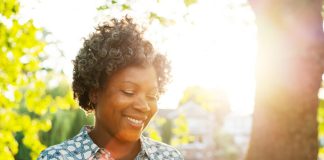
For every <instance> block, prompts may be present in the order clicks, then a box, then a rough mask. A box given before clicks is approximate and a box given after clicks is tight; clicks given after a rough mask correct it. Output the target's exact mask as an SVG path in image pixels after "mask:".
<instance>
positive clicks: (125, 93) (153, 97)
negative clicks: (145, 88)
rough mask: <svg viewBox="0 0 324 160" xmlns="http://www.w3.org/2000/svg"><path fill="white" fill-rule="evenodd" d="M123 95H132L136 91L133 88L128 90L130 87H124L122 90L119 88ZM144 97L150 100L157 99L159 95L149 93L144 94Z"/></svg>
mask: <svg viewBox="0 0 324 160" xmlns="http://www.w3.org/2000/svg"><path fill="white" fill-rule="evenodd" d="M120 91H121V92H122V93H123V94H124V95H126V96H129V97H131V96H134V95H136V92H135V91H134V90H130V89H124V90H120ZM146 98H147V99H148V100H150V101H157V100H158V99H159V95H158V94H157V93H149V94H146Z"/></svg>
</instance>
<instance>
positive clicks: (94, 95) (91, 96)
mask: <svg viewBox="0 0 324 160" xmlns="http://www.w3.org/2000/svg"><path fill="white" fill-rule="evenodd" d="M89 99H90V103H92V104H97V101H98V90H97V89H91V90H90V92H89Z"/></svg>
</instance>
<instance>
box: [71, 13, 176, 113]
mask: <svg viewBox="0 0 324 160" xmlns="http://www.w3.org/2000/svg"><path fill="white" fill-rule="evenodd" d="M143 33H144V31H143V30H140V27H139V26H138V25H137V24H135V23H133V20H132V18H130V17H124V18H122V19H121V20H117V19H111V20H110V21H108V22H106V23H104V24H102V25H99V26H98V27H97V28H96V30H95V31H94V32H93V33H92V34H91V35H90V36H89V37H88V38H86V39H85V40H84V43H83V47H82V48H81V49H80V50H79V53H78V55H77V56H76V58H75V60H74V61H73V64H74V69H73V82H72V89H73V95H74V98H75V99H77V100H78V102H79V105H80V106H81V108H83V109H84V110H85V111H87V112H91V111H93V110H94V107H93V104H92V103H91V101H90V98H89V93H90V91H91V90H93V89H102V88H103V86H104V85H105V82H106V81H107V79H109V78H110V77H111V76H112V75H113V73H114V72H116V71H117V70H119V69H121V68H123V67H126V66H129V65H144V64H150V65H152V66H153V67H154V68H155V71H156V74H157V77H158V87H159V93H160V94H161V93H163V92H164V91H165V85H166V84H167V83H168V82H169V80H170V63H169V61H168V60H167V58H166V56H165V55H162V54H160V53H157V52H156V51H155V50H154V48H153V46H152V44H151V43H150V42H149V41H147V40H145V39H144V38H143Z"/></svg>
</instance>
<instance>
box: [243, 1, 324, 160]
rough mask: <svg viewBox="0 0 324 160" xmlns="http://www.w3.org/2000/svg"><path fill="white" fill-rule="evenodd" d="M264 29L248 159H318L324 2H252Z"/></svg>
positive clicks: (262, 31) (258, 58) (259, 54)
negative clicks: (323, 10)
mask: <svg viewBox="0 0 324 160" xmlns="http://www.w3.org/2000/svg"><path fill="white" fill-rule="evenodd" d="M250 4H251V6H252V8H253V10H254V13H255V15H256V23H257V27H258V42H259V44H258V57H257V66H256V67H257V71H256V97H255V110H254V117H253V125H252V133H251V139H250V145H249V149H248V152H247V155H246V160H316V159H317V154H318V138H317V106H318V91H319V88H320V84H321V80H322V79H321V76H322V74H323V70H324V65H323V59H324V56H323V47H324V43H323V42H324V34H323V27H322V23H323V21H322V17H321V9H322V0H250Z"/></svg>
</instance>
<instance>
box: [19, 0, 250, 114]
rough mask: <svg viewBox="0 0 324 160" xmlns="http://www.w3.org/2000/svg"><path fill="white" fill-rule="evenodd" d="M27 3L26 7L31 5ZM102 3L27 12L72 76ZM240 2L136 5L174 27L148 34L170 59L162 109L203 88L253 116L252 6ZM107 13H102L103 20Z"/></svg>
mask: <svg viewBox="0 0 324 160" xmlns="http://www.w3.org/2000/svg"><path fill="white" fill-rule="evenodd" d="M24 2H25V3H26V6H28V5H27V4H28V1H27V0H26V1H24ZM99 2H100V1H96V3H93V2H92V1H82V3H80V2H79V1H77V0H74V1H69V2H66V1H63V0H58V1H55V2H51V1H42V2H41V3H39V6H38V7H35V8H33V9H30V8H29V10H26V12H25V13H24V14H25V15H28V14H30V16H31V17H33V18H34V19H35V23H37V24H39V26H40V27H45V28H47V29H49V30H50V31H51V32H52V33H53V35H55V37H54V38H56V39H58V40H60V41H61V42H62V43H60V45H61V46H60V47H61V48H62V50H63V51H64V54H65V57H66V58H67V59H68V60H66V61H65V62H64V63H62V69H63V70H64V72H65V73H66V74H67V75H68V76H69V77H71V74H72V64H71V63H69V62H70V61H71V60H72V59H73V57H75V55H76V53H77V50H78V48H79V47H80V45H81V43H80V41H81V39H82V37H84V36H87V35H86V33H89V32H90V31H91V29H93V27H94V26H93V25H92V24H93V23H94V21H97V20H98V13H96V12H97V11H96V7H98V4H100V3H99ZM242 2H244V1H232V2H230V1H209V0H199V1H197V3H196V4H193V5H191V6H190V7H185V5H184V3H183V1H174V0H163V1H159V3H158V4H157V3H156V2H154V3H153V2H151V1H149V2H148V1H145V0H138V1H136V3H135V2H134V3H133V2H132V3H133V4H132V10H131V11H130V13H129V14H130V15H135V16H137V18H141V17H143V16H142V15H143V13H145V12H150V11H154V12H155V13H157V14H158V15H160V16H163V17H165V18H166V19H168V20H170V21H171V23H172V25H167V26H161V25H160V24H159V23H157V21H153V22H152V24H151V26H150V28H149V30H148V31H147V32H148V33H147V35H146V36H147V37H148V38H149V39H151V40H152V41H153V42H154V43H155V44H156V46H157V48H158V49H159V50H160V51H161V52H162V53H166V54H167V55H168V57H169V58H170V59H171V61H172V66H173V82H172V83H171V84H170V86H169V90H168V92H167V93H166V94H165V96H163V97H162V98H161V102H160V107H161V108H176V107H177V105H178V103H179V99H180V98H181V96H182V94H183V91H184V89H185V88H186V87H189V86H193V85H199V86H202V87H205V88H215V89H222V90H224V91H225V92H226V93H227V95H228V97H229V100H230V104H231V108H232V109H233V111H237V112H242V113H251V112H252V110H253V109H252V107H253V101H254V100H253V98H254V88H255V82H254V70H255V54H256V49H255V48H256V27H255V26H254V17H253V14H252V11H251V9H250V8H248V7H237V8H236V7H235V5H234V6H233V5H232V4H235V3H242ZM67 3H68V4H67ZM23 4H24V3H23ZM74 4H78V5H74ZM53 6H57V7H53ZM58 6H59V7H58ZM71 6H73V7H71ZM56 8H61V9H60V12H56ZM116 12H117V11H116ZM96 14H97V15H96ZM107 14H108V13H105V12H102V13H100V15H101V16H102V15H107ZM115 14H116V16H117V15H118V13H115V12H114V10H113V9H111V10H110V12H109V15H115ZM49 17H50V18H49ZM47 50H51V49H49V48H48V49H47ZM53 57H55V56H53ZM52 62H54V63H56V61H54V60H53V61H52ZM49 65H50V64H49ZM52 65H54V66H55V65H56V64H52Z"/></svg>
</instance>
